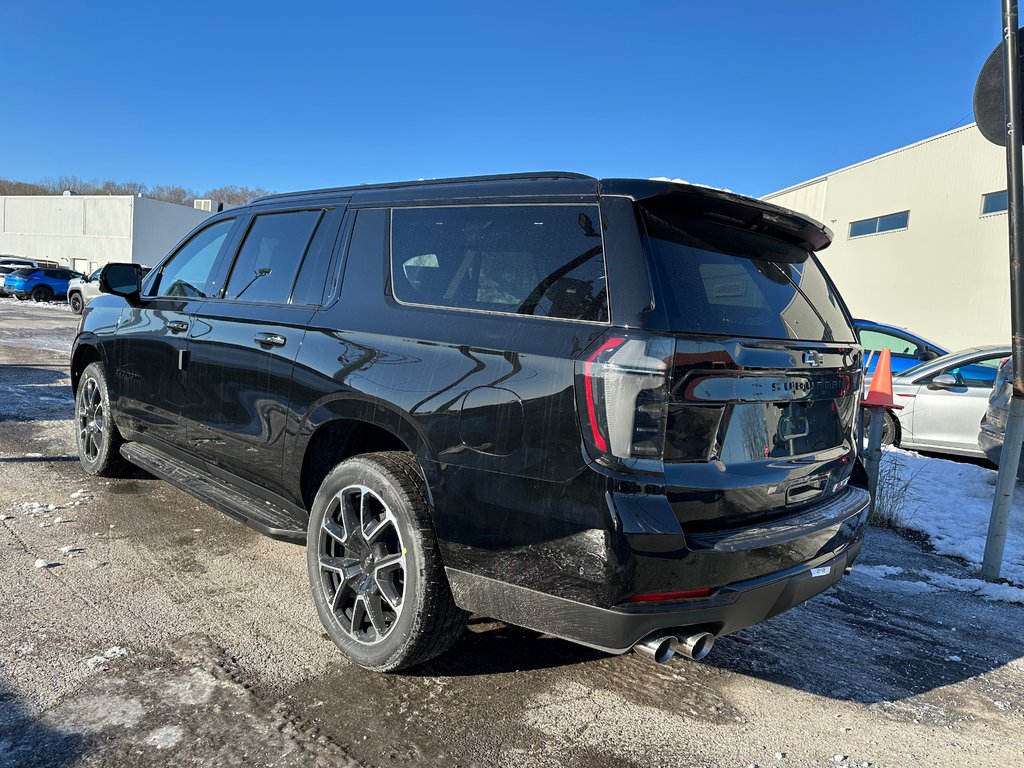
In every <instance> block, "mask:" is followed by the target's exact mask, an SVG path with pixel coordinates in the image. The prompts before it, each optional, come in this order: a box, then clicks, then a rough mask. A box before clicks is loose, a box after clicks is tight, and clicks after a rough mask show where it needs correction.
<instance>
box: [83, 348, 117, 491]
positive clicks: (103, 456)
mask: <svg viewBox="0 0 1024 768" xmlns="http://www.w3.org/2000/svg"><path fill="white" fill-rule="evenodd" d="M75 440H76V443H77V445H78V460H79V461H80V462H81V464H82V468H83V469H85V471H86V472H88V473H89V474H90V475H97V476H98V477H124V475H125V474H126V472H127V470H128V464H127V462H125V460H124V459H122V458H121V454H120V449H121V444H122V443H123V442H124V438H122V437H121V433H120V432H119V431H118V430H117V425H115V424H114V420H113V419H112V418H111V417H110V396H109V394H108V390H107V378H106V375H105V374H104V372H103V365H102V363H90V364H89V365H87V366H86V368H85V370H84V371H82V375H81V377H80V378H79V379H78V390H77V391H76V392H75Z"/></svg>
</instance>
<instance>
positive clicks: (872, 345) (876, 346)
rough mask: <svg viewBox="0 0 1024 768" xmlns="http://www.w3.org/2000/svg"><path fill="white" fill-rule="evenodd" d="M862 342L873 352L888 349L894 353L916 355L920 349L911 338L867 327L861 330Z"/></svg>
mask: <svg viewBox="0 0 1024 768" xmlns="http://www.w3.org/2000/svg"><path fill="white" fill-rule="evenodd" d="M860 343H861V344H862V345H863V347H864V349H868V350H871V351H873V352H881V351H882V350H883V349H888V350H889V351H890V352H892V353H893V354H894V355H915V354H917V351H918V346H917V344H916V343H915V342H913V341H911V340H910V339H904V338H901V337H899V336H895V335H893V334H891V333H885V332H884V331H876V330H869V329H867V328H865V329H863V330H862V331H861V332H860Z"/></svg>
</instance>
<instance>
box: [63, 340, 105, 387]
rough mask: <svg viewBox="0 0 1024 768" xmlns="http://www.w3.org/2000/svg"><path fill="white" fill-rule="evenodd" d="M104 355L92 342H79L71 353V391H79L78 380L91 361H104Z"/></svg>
mask: <svg viewBox="0 0 1024 768" xmlns="http://www.w3.org/2000/svg"><path fill="white" fill-rule="evenodd" d="M103 362H104V361H103V355H101V354H100V351H99V349H98V348H96V347H95V346H93V345H92V344H88V343H85V344H78V345H77V346H76V347H75V351H74V352H73V353H72V355H71V391H72V393H75V392H78V380H79V379H80V378H81V377H82V371H84V370H85V369H86V368H87V367H88V366H89V365H90V364H91V363H103Z"/></svg>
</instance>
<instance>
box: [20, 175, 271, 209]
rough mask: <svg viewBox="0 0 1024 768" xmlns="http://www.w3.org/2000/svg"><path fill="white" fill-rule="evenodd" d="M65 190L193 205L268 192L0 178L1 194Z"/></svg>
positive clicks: (232, 187) (230, 187)
mask: <svg viewBox="0 0 1024 768" xmlns="http://www.w3.org/2000/svg"><path fill="white" fill-rule="evenodd" d="M65 191H68V192H71V193H72V194H74V195H142V196H143V197H148V198H151V199H153V200H162V201H164V202H167V203H177V204H178V205H192V201H193V200H195V199H196V198H199V197H202V198H208V199H211V200H215V201H217V202H222V203H226V204H227V205H244V204H245V203H248V202H249V201H250V200H254V199H256V198H257V197H262V196H264V195H269V194H271V192H270V191H269V190H267V189H264V188H263V187H239V186H236V185H226V186H222V187H215V188H213V189H211V190H209V191H208V192H206V193H205V194H203V195H200V194H199V193H198V192H196V190H194V189H189V188H188V187H182V186H178V185H175V184H158V185H157V186H154V187H150V186H147V185H145V184H142V183H141V182H138V181H114V180H113V179H105V180H103V181H100V180H97V179H93V180H92V181H85V180H84V179H80V178H78V177H77V176H60V177H58V178H56V179H54V178H46V179H43V180H42V181H41V182H39V183H38V184H34V183H31V182H24V181H14V180H10V179H0V195H62V194H64V192H65Z"/></svg>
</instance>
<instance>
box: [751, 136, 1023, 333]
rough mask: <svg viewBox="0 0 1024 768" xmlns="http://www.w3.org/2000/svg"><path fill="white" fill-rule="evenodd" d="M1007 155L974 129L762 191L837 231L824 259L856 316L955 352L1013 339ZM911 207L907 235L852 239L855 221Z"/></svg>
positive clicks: (774, 200)
mask: <svg viewBox="0 0 1024 768" xmlns="http://www.w3.org/2000/svg"><path fill="white" fill-rule="evenodd" d="M1004 158H1005V156H1004V153H1003V149H1002V148H1001V147H997V146H995V145H993V144H990V143H989V142H987V141H986V140H985V139H984V138H983V137H982V136H981V133H980V132H979V131H978V129H977V127H976V126H974V125H969V126H967V127H965V128H959V129H957V130H955V131H951V132H949V133H946V134H941V135H939V136H936V137H933V138H931V139H927V140H925V141H922V142H919V143H918V144H914V145H911V146H909V147H904V148H902V149H898V150H896V151H894V152H890V153H888V154H885V155H882V156H880V157H876V158H873V159H871V160H867V161H865V162H863V163H859V164H857V165H854V166H851V167H849V168H844V169H842V170H839V171H835V172H834V173H830V174H827V175H826V176H823V177H821V178H818V179H813V180H811V181H809V182H806V183H804V184H800V185H797V186H795V187H790V188H789V189H785V190H782V191H780V192H775V193H773V194H770V195H766V196H765V199H766V200H770V201H771V202H773V203H777V204H779V205H783V206H786V207H787V208H792V209H794V210H797V211H801V212H803V213H807V214H808V215H810V216H813V217H814V218H816V219H818V220H819V221H822V222H824V223H825V224H827V225H828V226H829V228H831V229H832V230H833V232H834V234H835V241H834V242H833V244H832V245H831V246H830V247H829V248H828V249H826V250H825V251H823V252H822V253H821V254H820V256H821V260H822V263H823V264H824V265H825V268H826V269H828V271H829V274H831V275H832V277H833V279H834V280H835V281H836V284H837V285H838V286H839V290H840V292H841V293H842V294H843V297H844V298H845V299H846V302H847V303H848V304H849V306H850V309H851V311H852V312H853V314H854V316H857V317H865V318H869V319H871V320H877V321H879V322H886V323H893V324H895V325H901V326H905V327H907V328H909V329H911V330H913V331H915V332H917V333H919V334H921V335H922V336H925V337H927V338H931V339H932V340H934V341H935V342H936V343H938V344H942V345H944V346H946V347H947V348H949V349H952V350H955V349H960V348H963V347H967V346H972V345H975V344H1008V343H1009V341H1010V310H1009V263H1008V255H1007V248H1008V245H1007V234H1006V213H1005V212H1003V213H996V214H989V215H986V216H982V215H981V198H982V195H983V194H985V193H988V192H996V191H999V190H1004V189H1006V166H1005V159H1004ZM905 210H909V211H910V220H909V224H908V227H907V229H905V230H900V231H893V232H883V233H879V234H874V235H866V236H863V237H857V238H852V239H851V238H850V236H849V232H850V222H851V221H858V220H861V219H867V218H871V217H875V216H882V215H885V214H889V213H898V212H900V211H905Z"/></svg>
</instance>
